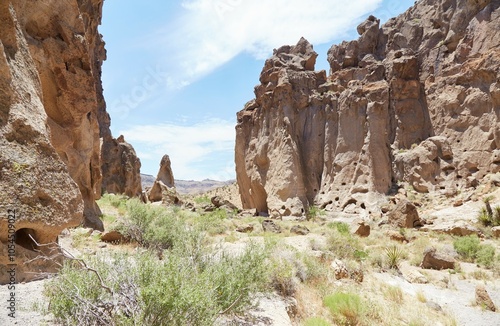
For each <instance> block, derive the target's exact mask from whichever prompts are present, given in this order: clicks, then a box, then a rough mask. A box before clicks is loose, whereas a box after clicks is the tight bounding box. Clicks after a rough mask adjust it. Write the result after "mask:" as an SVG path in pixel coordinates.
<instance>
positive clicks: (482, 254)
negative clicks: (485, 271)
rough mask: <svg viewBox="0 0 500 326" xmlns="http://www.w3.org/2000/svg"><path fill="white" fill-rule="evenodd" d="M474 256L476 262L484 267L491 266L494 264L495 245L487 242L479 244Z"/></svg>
mask: <svg viewBox="0 0 500 326" xmlns="http://www.w3.org/2000/svg"><path fill="white" fill-rule="evenodd" d="M476 257H477V259H476V261H477V263H478V264H480V265H482V266H484V267H486V268H491V267H493V265H494V264H495V247H493V246H492V245H489V244H486V245H481V247H480V248H479V250H478V251H477V253H476Z"/></svg>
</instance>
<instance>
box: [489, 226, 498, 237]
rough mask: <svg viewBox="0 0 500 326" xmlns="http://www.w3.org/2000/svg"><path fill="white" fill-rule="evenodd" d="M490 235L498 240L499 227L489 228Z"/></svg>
mask: <svg viewBox="0 0 500 326" xmlns="http://www.w3.org/2000/svg"><path fill="white" fill-rule="evenodd" d="M491 233H492V234H493V236H494V237H495V238H500V226H494V227H492V228H491Z"/></svg>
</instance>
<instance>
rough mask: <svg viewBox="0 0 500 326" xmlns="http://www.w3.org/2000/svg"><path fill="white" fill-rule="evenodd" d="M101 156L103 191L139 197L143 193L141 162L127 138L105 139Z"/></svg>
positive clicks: (107, 137)
mask: <svg viewBox="0 0 500 326" xmlns="http://www.w3.org/2000/svg"><path fill="white" fill-rule="evenodd" d="M101 155H102V176H103V180H102V190H103V191H105V192H107V193H112V194H124V195H127V196H129V197H139V196H140V195H141V193H142V185H141V172H140V169H141V161H140V160H139V158H138V157H137V155H136V153H135V150H134V148H133V147H132V146H131V145H130V144H129V143H127V142H126V141H125V138H124V137H123V136H120V137H118V138H117V139H114V138H112V137H111V136H106V137H104V138H103V141H102V145H101Z"/></svg>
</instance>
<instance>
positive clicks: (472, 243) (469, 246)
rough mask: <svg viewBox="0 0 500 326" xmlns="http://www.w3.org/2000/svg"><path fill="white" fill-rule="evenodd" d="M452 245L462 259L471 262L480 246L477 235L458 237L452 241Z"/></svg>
mask: <svg viewBox="0 0 500 326" xmlns="http://www.w3.org/2000/svg"><path fill="white" fill-rule="evenodd" d="M453 247H454V248H455V250H456V251H457V253H458V254H459V255H460V256H462V258H463V259H465V260H467V261H470V262H473V261H474V259H475V258H476V254H477V252H478V251H479V248H480V241H479V238H478V237H477V235H475V234H474V235H469V236H465V237H459V238H457V239H456V240H455V241H453Z"/></svg>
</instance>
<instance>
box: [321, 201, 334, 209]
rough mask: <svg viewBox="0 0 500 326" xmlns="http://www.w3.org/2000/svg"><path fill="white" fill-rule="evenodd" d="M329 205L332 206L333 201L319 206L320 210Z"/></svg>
mask: <svg viewBox="0 0 500 326" xmlns="http://www.w3.org/2000/svg"><path fill="white" fill-rule="evenodd" d="M331 204H333V201H331V200H330V201H328V202H326V203H323V205H321V209H325V208H326V206H328V205H331Z"/></svg>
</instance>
